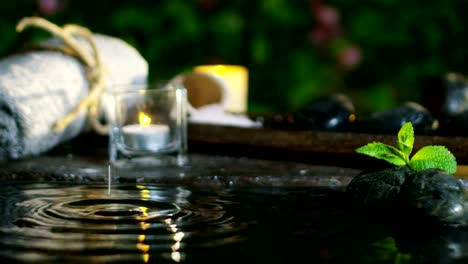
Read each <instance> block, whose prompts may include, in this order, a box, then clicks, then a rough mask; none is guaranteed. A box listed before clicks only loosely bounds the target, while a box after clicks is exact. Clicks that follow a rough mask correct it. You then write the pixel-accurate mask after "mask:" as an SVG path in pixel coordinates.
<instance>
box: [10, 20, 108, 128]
mask: <svg viewBox="0 0 468 264" xmlns="http://www.w3.org/2000/svg"><path fill="white" fill-rule="evenodd" d="M28 27H37V28H40V29H43V30H45V31H47V32H49V33H51V34H52V35H55V36H57V37H58V38H60V39H61V40H62V41H63V44H64V46H63V47H59V48H58V50H59V51H61V52H63V53H64V54H67V55H70V56H73V57H75V58H76V59H78V60H79V61H80V62H81V63H82V64H83V65H84V66H85V68H86V79H87V80H88V82H89V93H88V95H87V96H86V97H85V98H83V99H82V100H81V101H80V102H79V103H78V105H76V106H75V107H74V108H73V109H72V110H71V111H70V112H69V113H68V114H67V115H66V116H65V117H63V118H61V119H59V120H58V121H57V122H56V123H55V124H54V125H53V130H54V131H56V132H61V131H63V130H64V129H66V128H67V127H68V126H69V125H70V123H72V122H73V121H74V120H75V119H76V118H77V117H78V116H79V114H80V113H81V112H82V111H83V110H87V115H88V119H89V122H90V125H91V127H92V128H93V129H94V130H95V131H96V132H97V133H99V134H107V133H108V132H109V130H108V126H106V125H104V124H102V123H101V122H100V120H99V117H100V113H101V96H102V94H103V92H104V90H105V88H106V73H107V71H106V69H105V66H104V65H103V64H102V62H101V59H100V56H99V52H98V49H97V46H96V42H95V41H94V39H93V34H92V33H91V31H90V30H88V29H87V28H85V27H81V26H79V25H73V24H68V25H64V26H63V27H59V26H57V25H55V24H53V23H51V22H49V21H47V20H46V19H43V18H40V17H26V18H23V19H21V20H20V21H19V22H18V24H17V25H16V31H18V32H22V31H23V30H24V29H26V28H28ZM78 37H81V38H83V39H84V40H85V41H86V42H87V43H88V44H89V46H90V47H91V52H89V51H88V49H86V48H85V47H84V46H83V45H82V44H81V43H80V42H79V41H78V39H77V38H78ZM46 49H50V50H57V48H49V47H47V48H46Z"/></svg>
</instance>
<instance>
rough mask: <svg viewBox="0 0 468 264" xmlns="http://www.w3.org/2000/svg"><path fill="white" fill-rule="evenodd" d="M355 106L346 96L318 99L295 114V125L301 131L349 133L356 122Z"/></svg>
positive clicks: (330, 96) (339, 95) (329, 96)
mask: <svg viewBox="0 0 468 264" xmlns="http://www.w3.org/2000/svg"><path fill="white" fill-rule="evenodd" d="M354 112H355V111H354V105H353V103H352V101H351V100H350V98H349V97H347V96H346V95H344V94H331V95H326V96H322V97H319V98H316V99H315V100H313V101H311V102H310V103H308V104H307V105H305V106H304V107H302V108H300V109H299V110H298V111H296V112H295V113H294V115H293V116H294V125H295V126H296V127H297V128H300V129H308V130H322V131H335V132H342V131H349V130H350V128H351V124H352V123H353V122H354V118H355V115H354Z"/></svg>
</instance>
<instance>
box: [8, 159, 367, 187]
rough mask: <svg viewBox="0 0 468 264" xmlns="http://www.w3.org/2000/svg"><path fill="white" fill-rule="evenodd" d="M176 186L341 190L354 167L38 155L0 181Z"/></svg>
mask: <svg viewBox="0 0 468 264" xmlns="http://www.w3.org/2000/svg"><path fill="white" fill-rule="evenodd" d="M109 172H110V174H111V176H112V182H114V183H132V182H136V183H165V184H166V183H167V184H170V183H176V184H187V185H201V186H206V187H209V186H212V187H230V186H244V185H245V186H323V187H336V188H344V187H345V186H346V185H347V184H348V183H349V182H350V180H351V178H352V177H353V176H355V175H356V174H358V173H359V170H357V169H348V168H340V167H331V166H317V165H311V164H306V163H297V162H286V161H273V160H263V159H253V158H247V157H229V156H218V155H206V154H196V153H193V154H189V155H188V156H187V158H186V160H185V162H184V163H183V164H178V161H177V159H176V158H174V157H165V158H159V159H155V158H142V159H140V160H137V161H135V160H132V161H118V162H117V163H116V164H114V165H113V166H111V167H110V168H109V163H108V161H107V160H106V159H104V158H102V157H93V156H74V155H65V156H47V155H46V156H41V157H35V158H31V159H27V160H21V161H15V162H10V163H7V164H3V166H2V167H1V168H0V179H1V180H3V181H9V180H25V181H27V180H40V181H77V182H101V183H102V182H107V180H108V176H109Z"/></svg>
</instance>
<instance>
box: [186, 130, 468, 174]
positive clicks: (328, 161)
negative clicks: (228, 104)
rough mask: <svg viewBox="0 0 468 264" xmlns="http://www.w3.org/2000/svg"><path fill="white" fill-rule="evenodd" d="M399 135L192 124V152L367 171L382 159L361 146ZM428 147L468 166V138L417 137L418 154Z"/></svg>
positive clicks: (189, 138) (189, 131) (190, 140)
mask: <svg viewBox="0 0 468 264" xmlns="http://www.w3.org/2000/svg"><path fill="white" fill-rule="evenodd" d="M396 139H397V138H396V135H381V134H364V133H333V132H322V131H300V130H285V129H274V128H240V127H230V126H218V125H201V124H189V127H188V142H189V151H196V152H206V153H210V154H229V155H237V156H246V157H250V156H255V157H263V158H269V159H281V160H297V161H301V162H310V163H316V164H324V165H334V166H345V167H352V168H360V169H366V168H370V167H373V166H381V165H383V164H384V163H383V162H381V161H380V160H376V159H374V158H370V157H367V156H365V155H361V154H357V153H355V151H354V150H355V149H356V148H357V147H360V146H363V145H365V144H367V143H369V142H373V141H379V142H383V143H386V144H390V145H395V141H396ZM426 145H444V146H446V147H447V148H448V149H449V150H450V151H451V152H452V153H453V154H454V155H455V157H456V159H457V162H458V164H468V138H467V137H443V136H423V135H416V138H415V145H414V152H413V153H415V151H417V150H418V149H420V148H421V147H423V146H426Z"/></svg>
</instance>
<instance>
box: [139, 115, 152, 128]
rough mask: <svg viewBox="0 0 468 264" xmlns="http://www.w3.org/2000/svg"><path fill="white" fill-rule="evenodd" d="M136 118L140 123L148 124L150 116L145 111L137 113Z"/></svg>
mask: <svg viewBox="0 0 468 264" xmlns="http://www.w3.org/2000/svg"><path fill="white" fill-rule="evenodd" d="M138 119H139V120H140V125H142V126H145V127H146V126H149V125H150V124H151V117H149V116H147V115H146V114H145V113H143V112H140V113H138Z"/></svg>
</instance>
